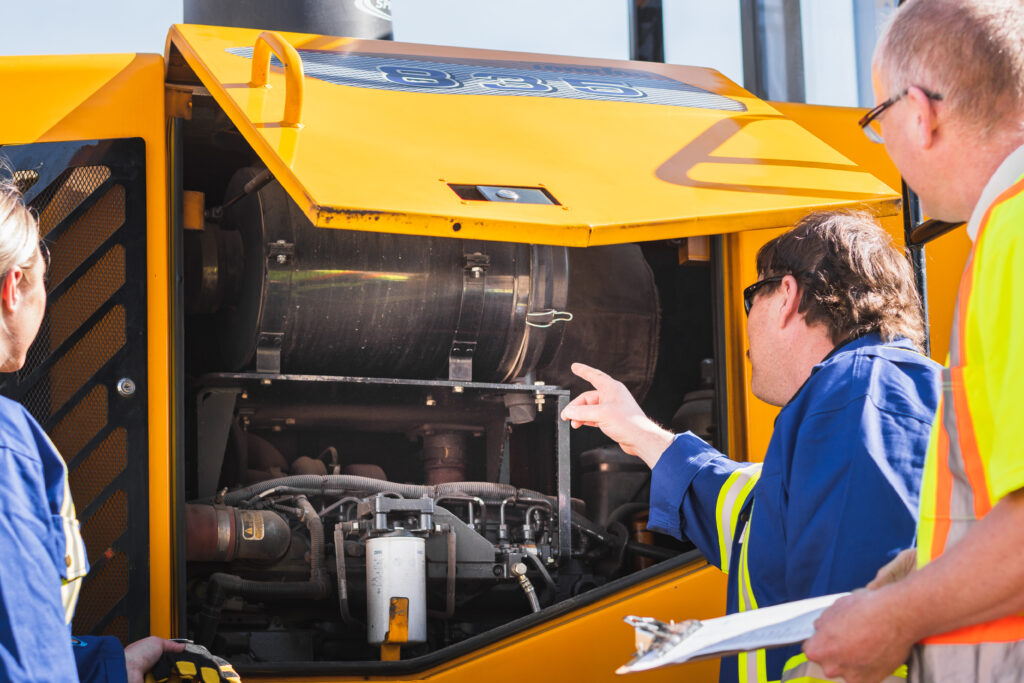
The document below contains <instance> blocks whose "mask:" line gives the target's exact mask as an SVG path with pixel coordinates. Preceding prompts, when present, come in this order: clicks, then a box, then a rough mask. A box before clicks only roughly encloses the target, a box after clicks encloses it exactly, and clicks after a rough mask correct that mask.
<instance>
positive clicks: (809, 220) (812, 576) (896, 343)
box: [562, 213, 940, 682]
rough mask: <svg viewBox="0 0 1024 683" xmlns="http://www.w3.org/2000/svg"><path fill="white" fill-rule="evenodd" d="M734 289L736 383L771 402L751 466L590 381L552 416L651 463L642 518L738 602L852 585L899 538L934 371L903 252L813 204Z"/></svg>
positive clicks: (743, 673)
mask: <svg viewBox="0 0 1024 683" xmlns="http://www.w3.org/2000/svg"><path fill="white" fill-rule="evenodd" d="M757 270H758V273H759V279H758V281H757V282H755V283H754V284H752V285H750V286H749V287H747V288H746V290H744V292H743V304H744V307H745V309H746V311H747V313H748V320H747V335H748V338H749V349H750V350H749V352H748V356H749V358H750V365H751V391H752V392H753V394H754V395H755V396H756V397H758V398H760V399H761V400H763V401H766V402H767V403H770V404H772V405H776V406H781V407H782V410H781V411H780V412H779V416H778V418H777V419H776V421H775V430H774V432H773V434H772V438H771V441H770V443H769V445H768V450H767V452H766V453H765V456H764V462H763V463H757V464H752V463H745V462H737V461H734V460H730V459H729V458H728V457H726V456H725V455H723V454H721V453H719V452H717V451H716V450H715V449H714V448H712V447H711V446H710V445H708V444H707V443H705V442H704V441H702V440H700V439H699V438H697V437H696V436H694V435H693V434H692V433H689V432H687V433H685V434H680V435H673V434H671V433H670V432H668V431H666V430H664V429H662V428H661V427H659V426H658V425H656V424H655V423H654V422H652V421H651V420H649V419H648V418H647V417H646V416H644V414H643V412H642V411H641V409H640V407H639V406H638V405H637V404H636V402H635V401H634V400H633V398H632V396H631V395H630V393H629V391H628V390H627V389H626V388H625V386H623V385H622V384H621V383H620V382H617V381H616V380H614V379H612V378H611V377H609V376H608V375H606V374H604V373H603V372H601V371H599V370H596V369H594V368H590V367H587V366H585V365H582V364H579V363H577V364H574V365H573V368H572V369H573V372H575V373H576V374H577V375H579V376H580V377H582V378H583V379H585V380H587V381H589V382H590V383H591V384H593V385H594V390H592V391H588V392H585V393H583V394H581V395H580V396H578V397H577V398H575V399H574V400H573V401H572V402H570V404H569V405H568V406H567V407H566V408H565V410H564V411H563V412H562V418H563V419H566V420H570V421H571V423H572V426H573V427H574V428H575V427H579V426H581V425H587V426H593V427H598V428H600V429H601V430H602V431H603V432H604V433H605V434H606V435H607V436H608V437H610V438H611V439H613V440H615V441H616V442H618V443H619V445H620V446H621V447H622V449H623V450H624V451H625V452H626V453H629V454H631V455H636V456H638V457H640V458H641V459H643V460H644V462H646V463H647V465H648V466H650V467H651V470H652V473H651V501H650V502H651V509H650V518H649V523H648V526H649V528H652V529H654V530H657V531H661V532H663V533H667V534H670V535H673V536H675V537H677V538H682V537H684V536H685V537H686V538H689V539H690V540H691V541H693V542H694V543H695V544H696V545H697V547H699V548H700V549H701V551H703V553H704V555H705V556H706V557H707V558H708V561H709V562H711V563H713V564H715V565H717V566H718V567H720V568H721V569H722V570H723V571H726V572H728V574H729V577H728V593H727V600H726V606H727V610H728V611H729V612H737V611H746V610H750V609H755V608H758V607H766V606H769V605H775V604H778V603H782V602H789V601H792V600H798V599H801V598H808V597H814V596H818V595H826V594H829V593H834V592H839V591H847V590H852V589H853V588H856V587H859V586H862V585H864V584H865V583H866V582H867V581H868V580H869V579H871V578H872V577H873V576H874V575H875V572H876V571H877V569H878V568H879V567H881V566H882V565H884V564H885V563H886V562H888V561H889V560H891V559H892V558H893V557H894V556H895V555H896V554H897V553H898V552H899V551H900V550H901V549H902V548H903V547H904V546H905V545H907V544H909V543H910V542H911V541H912V539H913V535H914V526H915V516H914V512H915V510H916V508H917V498H918V491H919V485H920V480H921V470H922V466H923V464H924V455H925V449H926V447H927V444H928V434H929V431H930V425H931V419H932V416H933V414H934V411H935V408H936V406H937V404H938V396H939V386H938V373H939V369H940V366H939V365H938V364H937V363H934V362H932V361H931V360H929V359H927V358H926V357H924V356H923V355H921V354H920V353H919V352H918V349H920V348H921V346H922V345H923V342H924V324H923V320H922V314H921V302H920V299H919V297H918V295H917V290H916V288H915V285H914V279H913V273H912V272H911V269H910V265H909V263H908V261H907V259H906V258H904V257H903V255H902V254H900V253H899V252H898V251H897V250H896V249H894V248H893V245H892V240H891V238H890V237H889V235H888V234H887V233H886V232H885V231H884V230H882V228H881V227H879V226H878V224H877V223H876V222H875V221H874V219H872V218H871V217H870V216H867V215H865V214H844V213H817V214H812V215H810V216H808V217H806V218H804V219H803V220H802V221H801V222H800V223H799V224H798V225H797V227H795V228H794V229H793V230H790V231H789V232H787V233H785V234H783V235H780V236H778V237H776V238H775V239H773V240H771V241H769V242H768V243H766V244H765V245H764V246H763V247H762V248H761V250H760V251H759V252H758V256H757ZM811 667H813V665H811V664H809V663H808V662H806V661H804V660H803V659H802V656H801V654H800V647H799V646H793V647H788V648H777V649H773V650H768V651H764V650H762V651H758V652H751V653H741V654H740V655H738V656H736V657H726V658H723V660H722V667H721V677H720V678H721V680H722V681H729V682H732V681H737V680H738V681H753V682H757V681H777V680H779V679H780V678H783V679H784V680H791V679H793V678H796V677H799V676H806V675H809V673H808V669H810V668H811Z"/></svg>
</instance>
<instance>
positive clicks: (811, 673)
mask: <svg viewBox="0 0 1024 683" xmlns="http://www.w3.org/2000/svg"><path fill="white" fill-rule="evenodd" d="M837 680H841V679H837V678H829V677H828V676H826V675H825V672H824V671H822V670H821V667H820V666H818V665H817V664H816V663H815V662H811V661H808V659H807V655H805V654H804V653H803V652H801V653H800V654H798V655H795V656H793V657H790V658H789V659H788V660H787V661H786V666H784V667H783V668H782V681H781V682H780V683H833V681H837ZM906 680H907V665H906V664H904V665H903V666H901V667H900V668H898V669H896V671H895V672H893V674H892V675H891V676H888V677H887V678H886V679H885V680H884V681H882V683H904V681H906Z"/></svg>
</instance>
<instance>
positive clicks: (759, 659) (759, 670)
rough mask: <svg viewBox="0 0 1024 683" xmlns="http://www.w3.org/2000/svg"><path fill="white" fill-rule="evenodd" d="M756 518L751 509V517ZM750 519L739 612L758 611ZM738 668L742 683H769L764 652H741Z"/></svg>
mask: <svg viewBox="0 0 1024 683" xmlns="http://www.w3.org/2000/svg"><path fill="white" fill-rule="evenodd" d="M753 516H754V510H753V508H751V510H750V517H753ZM749 539H750V518H749V517H748V518H747V521H746V523H745V524H744V525H743V531H741V532H740V562H739V568H738V571H739V577H738V579H737V581H736V585H737V588H738V589H739V596H738V597H739V611H740V612H746V611H747V610H752V609H757V600H756V599H755V598H754V588H753V586H752V585H751V583H750V571H749V568H748V565H747V550H748V548H749V546H750V544H749V543H748V541H749ZM736 668H737V670H738V672H739V679H740V683H767V680H768V677H767V673H766V671H765V668H766V667H765V656H764V650H756V651H754V652H741V653H739V654H738V655H736Z"/></svg>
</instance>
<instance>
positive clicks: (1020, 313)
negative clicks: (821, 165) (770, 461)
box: [805, 0, 1024, 683]
mask: <svg viewBox="0 0 1024 683" xmlns="http://www.w3.org/2000/svg"><path fill="white" fill-rule="evenodd" d="M874 75H875V96H876V100H878V101H881V104H879V105H878V106H877V107H875V108H874V109H873V110H872V111H871V112H870V113H869V114H868V115H867V116H865V117H864V118H863V119H862V120H861V126H862V127H863V128H864V131H865V132H866V133H867V134H868V136H869V137H870V138H871V139H873V140H877V141H882V140H884V142H885V146H886V150H887V151H888V152H889V155H890V156H891V157H892V160H893V161H894V162H895V164H896V166H897V168H899V170H900V172H901V173H902V174H903V177H904V179H905V180H906V182H907V184H908V185H909V186H910V187H911V188H913V189H914V190H915V191H916V192H917V193H918V195H919V196H920V198H921V203H922V207H923V209H924V211H925V213H926V214H927V215H929V216H930V217H932V218H935V219H938V220H941V221H945V222H949V223H961V222H964V221H967V233H968V235H969V236H970V237H971V239H972V241H973V242H974V245H973V248H972V251H971V255H970V257H969V258H968V261H967V265H966V267H965V269H964V273H963V276H962V278H961V281H960V288H959V292H958V298H957V309H956V315H955V316H954V321H953V333H952V335H951V337H950V352H949V359H948V363H947V364H948V365H949V368H948V369H947V370H944V371H943V382H942V384H943V395H942V402H941V408H940V410H939V412H938V413H937V414H936V417H935V423H934V427H933V431H932V437H931V442H930V444H929V449H928V456H927V461H926V466H925V478H924V485H923V488H922V491H921V509H920V521H919V525H918V530H917V539H916V540H917V542H916V547H915V548H914V549H912V550H909V551H907V552H906V553H904V554H902V555H901V556H900V557H899V561H898V562H895V563H894V564H893V565H890V566H888V567H886V568H885V569H884V570H883V571H882V572H880V574H879V577H878V579H877V580H876V581H874V582H873V583H872V584H871V585H869V588H871V589H872V590H867V591H860V592H858V593H856V594H855V595H853V596H850V597H848V598H844V599H843V600H840V601H839V602H837V603H836V604H835V605H833V607H832V608H831V609H830V610H828V611H827V612H826V613H825V614H824V615H822V617H821V618H820V619H819V620H818V623H817V624H816V628H817V633H816V634H815V636H814V637H813V638H811V639H810V640H808V641H807V643H806V644H805V651H806V653H807V656H808V657H809V658H810V659H812V660H814V661H816V662H818V663H819V664H820V665H821V666H822V669H823V670H824V671H825V672H826V673H828V674H829V675H841V676H843V677H844V678H845V680H846V681H847V682H848V683H862V682H863V683H874V682H875V681H878V680H879V679H880V678H881V677H882V676H884V675H885V672H886V671H888V670H891V668H892V667H893V666H895V665H896V664H899V663H902V662H904V661H906V660H907V659H908V657H909V659H910V665H909V674H910V679H911V680H914V681H940V680H943V681H945V680H949V681H1020V680H1024V552H1022V548H1024V457H1022V456H1021V448H1022V444H1024V417H1022V413H1024V393H1022V391H1024V355H1022V350H1024V308H1022V307H1024V303H1022V302H1024V3H1022V2H1021V1H1020V0H909V1H908V2H906V3H904V4H903V6H902V7H901V8H900V9H899V10H897V12H896V13H895V15H894V16H893V18H892V20H891V22H890V23H889V25H888V26H887V27H886V29H885V30H884V31H883V34H882V37H881V38H880V39H879V43H878V47H877V49H876V51H875V58H874ZM944 275H946V276H947V277H949V276H950V275H951V274H944Z"/></svg>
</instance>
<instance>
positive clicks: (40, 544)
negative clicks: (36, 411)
mask: <svg viewBox="0 0 1024 683" xmlns="http://www.w3.org/2000/svg"><path fill="white" fill-rule="evenodd" d="M0 477H2V484H0V680H3V681H15V682H19V683H20V682H22V681H46V682H47V683H52V682H55V681H61V683H64V682H66V681H72V682H73V681H78V680H79V675H81V680H83V681H109V682H111V683H120V682H122V681H125V680H126V678H127V675H126V672H125V665H124V650H123V649H122V648H121V645H120V643H119V642H118V641H117V639H116V638H109V637H100V638H75V639H72V637H71V629H70V627H69V626H68V623H69V621H70V619H71V615H72V614H73V612H74V603H75V601H76V599H77V594H78V586H79V584H80V582H81V578H82V577H84V576H85V574H86V573H87V572H88V570H89V563H88V559H87V558H86V556H85V552H84V546H83V545H82V542H81V536H80V535H79V532H78V521H77V519H75V512H74V505H73V504H72V502H71V496H70V492H69V489H68V485H67V469H66V468H65V466H64V461H63V459H62V458H61V457H60V455H59V454H58V453H57V450H56V449H55V448H54V446H53V444H52V443H51V442H50V439H49V438H48V437H47V436H46V433H45V432H44V431H43V429H42V427H40V426H39V423H37V422H36V421H35V419H34V418H33V417H32V416H31V415H29V413H28V411H26V410H25V409H24V408H23V407H22V406H21V405H19V404H18V403H15V402H14V401H11V400H10V399H7V398H3V397H0Z"/></svg>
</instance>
